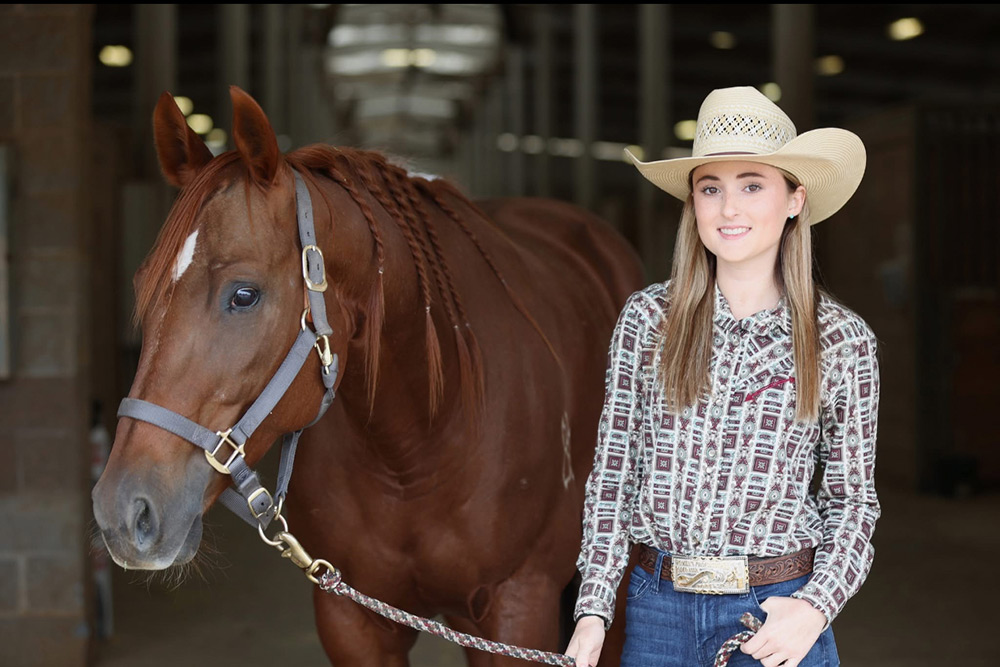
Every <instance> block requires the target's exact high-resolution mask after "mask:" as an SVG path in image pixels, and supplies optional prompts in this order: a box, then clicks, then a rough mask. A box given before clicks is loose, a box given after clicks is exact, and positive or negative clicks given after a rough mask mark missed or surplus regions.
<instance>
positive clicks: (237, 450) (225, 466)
mask: <svg viewBox="0 0 1000 667" xmlns="http://www.w3.org/2000/svg"><path fill="white" fill-rule="evenodd" d="M232 432H233V429H228V430H226V431H216V432H215V435H217V436H219V444H217V445H216V446H215V449H213V450H212V451H211V452H209V451H208V450H207V449H206V450H205V458H206V459H208V462H209V463H210V464H211V466H212V467H213V468H215V469H216V470H218V471H219V472H221V473H222V474H223V475H229V474H231V473H230V472H229V466H231V465H232V464H233V461H235V460H236V457H237V456H239V457H241V458H242V457H245V456H246V452H244V451H243V445H237V444H236V443H235V442H233V441H232V440H231V439H230V437H229V434H230V433H232ZM223 444H226V445H229V446H230V447H232V448H233V453H232V455H230V457H229V458H228V459H226V462H225V463H220V462H219V459H217V458H215V455H216V454H217V453H218V452H219V449H220V448H221V447H222V445H223Z"/></svg>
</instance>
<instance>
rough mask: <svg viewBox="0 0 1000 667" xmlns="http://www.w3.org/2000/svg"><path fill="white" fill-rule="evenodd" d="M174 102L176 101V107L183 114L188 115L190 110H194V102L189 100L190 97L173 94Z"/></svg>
mask: <svg viewBox="0 0 1000 667" xmlns="http://www.w3.org/2000/svg"><path fill="white" fill-rule="evenodd" d="M174 102H176V103H177V108H178V109H180V110H181V113H182V114H184V115H185V116H190V115H191V112H192V111H194V102H192V101H191V98H190V97H184V96H183V95H174Z"/></svg>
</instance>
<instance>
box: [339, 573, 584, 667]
mask: <svg viewBox="0 0 1000 667" xmlns="http://www.w3.org/2000/svg"><path fill="white" fill-rule="evenodd" d="M319 587H320V588H321V589H322V590H323V591H325V592H327V593H336V594H337V595H342V596H344V597H346V598H349V599H351V600H353V601H355V602H357V603H358V604H360V605H361V606H363V607H367V608H368V609H370V610H372V611H373V612H375V613H376V614H379V615H380V616H384V617H385V618H388V619H389V620H390V621H395V622H396V623H401V624H403V625H408V626H409V627H411V628H413V629H415V630H420V631H422V632H427V633H430V634H432V635H435V636H437V637H441V638H443V639H447V640H448V641H450V642H454V643H455V644H458V645H459V646H464V647H466V648H475V649H479V650H480V651H486V652H487V653H496V654H497V655H503V656H507V657H510V658H520V659H521V660H528V661H530V662H539V663H542V664H545V665H566V666H567V667H573V665H575V664H576V660H574V659H573V658H571V657H569V656H568V655H563V654H562V653H549V652H547V651H539V650H536V649H531V648H521V647H519V646H510V645H508V644H501V643H500V642H494V641H490V640H488V639H483V638H482V637H475V636H473V635H467V634H465V633H464V632H456V631H455V630H452V629H451V628H449V627H447V626H445V625H442V624H441V623H438V622H437V621H432V620H430V619H427V618H422V617H420V616H414V615H413V614H410V613H407V612H405V611H403V610H402V609H397V608H396V607H393V606H391V605H387V604H386V603H384V602H380V601H379V600H376V599H374V598H370V597H368V596H367V595H365V594H364V593H359V592H358V591H356V590H354V589H353V588H351V587H350V586H348V585H347V584H345V583H344V581H343V580H342V579H341V576H340V570H337V569H332V570H327V572H326V573H324V574H323V575H322V576H321V577H320V578H319Z"/></svg>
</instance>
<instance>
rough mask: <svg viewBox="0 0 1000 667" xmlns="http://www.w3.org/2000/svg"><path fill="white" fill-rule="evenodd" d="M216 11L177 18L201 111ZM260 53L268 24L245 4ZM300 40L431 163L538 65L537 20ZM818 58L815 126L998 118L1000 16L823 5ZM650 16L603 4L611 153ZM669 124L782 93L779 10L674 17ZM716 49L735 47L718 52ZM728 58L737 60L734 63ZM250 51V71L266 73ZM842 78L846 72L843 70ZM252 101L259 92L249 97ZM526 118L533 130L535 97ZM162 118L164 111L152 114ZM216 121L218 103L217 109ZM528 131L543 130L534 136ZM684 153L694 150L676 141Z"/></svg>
mask: <svg viewBox="0 0 1000 667" xmlns="http://www.w3.org/2000/svg"><path fill="white" fill-rule="evenodd" d="M132 7H133V5H97V9H96V12H95V21H94V52H95V59H96V54H97V51H98V50H99V49H100V48H101V46H102V45H105V44H126V45H131V46H133V47H134V35H133V32H132V20H133V12H132V9H131V8H132ZM218 7H219V6H218V5H209V4H204V5H197V4H195V5H178V6H177V8H178V9H177V11H178V54H179V60H178V79H179V88H180V89H181V90H183V91H184V92H185V94H186V95H187V96H189V97H191V98H193V99H198V100H215V99H217V98H218V96H219V95H224V94H226V89H227V85H226V82H222V81H217V80H216V78H217V72H218V67H217V64H216V63H217V62H218V58H219V46H218V45H219V39H218V15H219V11H218ZM248 7H249V11H250V15H251V22H250V30H251V33H252V35H251V44H252V45H258V44H259V43H260V33H261V30H262V21H263V20H264V17H263V13H262V11H261V9H260V6H259V5H249V6H248ZM303 7H304V11H305V12H307V13H306V25H307V26H308V30H307V31H304V33H303V35H302V39H303V40H310V41H312V42H313V45H314V46H316V47H317V48H320V49H322V52H323V54H324V55H323V58H322V63H323V66H324V68H325V71H326V85H328V86H329V95H330V98H331V99H333V100H335V102H334V104H335V106H336V116H337V129H338V133H339V134H341V135H342V136H346V137H350V138H351V140H352V141H353V142H356V143H357V144H358V145H362V146H380V147H381V146H388V147H397V146H398V147H400V148H401V149H402V150H405V151H409V152H413V153H423V154H428V155H435V154H437V155H442V154H447V153H448V152H450V151H453V150H454V148H455V137H456V136H457V135H456V132H455V130H456V129H457V128H461V127H464V126H467V125H468V124H469V123H470V122H472V121H473V120H474V119H475V117H476V114H477V113H479V111H480V109H481V107H482V103H483V93H484V91H485V90H486V89H487V87H488V86H489V85H491V82H494V81H496V80H497V77H500V76H502V74H503V71H504V66H505V61H504V54H505V53H506V50H507V48H508V47H509V46H510V45H512V44H519V45H522V46H524V47H525V48H524V53H525V74H526V84H527V86H526V90H528V91H530V90H531V82H532V80H533V78H532V77H533V76H534V73H535V65H536V61H535V59H534V51H533V50H532V44H533V41H534V39H535V28H536V26H537V24H538V21H537V11H538V7H539V5H530V4H518V5H451V4H437V5H412V4H411V5H402V4H398V5H305V6H303ZM545 7H546V8H547V9H548V11H549V12H551V17H552V20H553V39H554V62H553V67H554V75H553V77H552V91H553V99H554V100H555V103H554V109H553V119H552V121H553V134H554V135H556V136H563V137H571V136H572V135H573V125H572V121H573V113H572V111H573V109H572V101H573V64H574V63H573V54H574V50H573V36H574V29H573V28H574V24H573V5H546V6H545ZM815 17H816V28H815V40H816V56H817V59H819V58H824V57H825V58H826V61H825V62H826V63H827V64H828V65H830V64H831V63H832V69H834V70H836V69H838V67H839V71H838V72H837V73H833V74H825V75H824V74H820V73H818V72H817V75H816V78H815V113H816V125H817V126H824V125H836V124H844V123H847V122H849V121H850V119H852V118H856V117H863V116H865V115H868V114H871V113H874V112H877V111H879V110H882V109H885V108H888V107H892V106H897V105H901V104H906V103H914V102H920V103H931V104H997V103H1000V47H998V45H997V37H996V36H997V35H998V34H1000V7H998V6H997V5H992V4H982V5H972V4H969V5H955V4H949V5H944V4H942V5H907V4H884V5H877V4H866V5H860V4H857V5H841V4H837V5H828V4H822V5H815ZM906 17H911V18H917V19H918V20H919V21H920V22H921V24H922V26H923V33H922V34H920V35H919V36H917V37H914V38H911V39H908V40H903V41H897V40H893V39H891V38H890V37H889V36H888V34H887V30H888V27H889V26H890V25H891V24H892V23H893V21H896V20H897V19H900V18H906ZM638 20H639V10H638V5H627V4H616V5H597V26H598V27H597V62H598V68H599V76H598V96H599V104H598V108H597V124H598V128H599V130H598V134H599V135H600V136H599V138H600V139H602V140H606V141H612V142H623V143H635V142H637V141H638V136H637V135H638V129H639V120H638V108H639V104H638V96H637V93H638V67H637V59H638V38H637V35H638V26H637V22H638ZM664 34H665V38H668V37H669V39H670V42H671V44H672V46H671V61H670V73H669V79H668V80H667V81H665V82H664V85H665V86H669V88H670V93H671V95H670V99H671V103H672V108H671V109H669V110H666V111H667V112H668V113H665V114H664V117H665V118H669V119H672V120H673V121H677V120H683V119H688V118H694V117H695V116H696V115H697V110H698V106H699V104H700V102H701V100H702V99H703V98H704V96H705V94H707V92H709V91H710V90H712V89H713V88H717V87H723V86H732V85H748V84H749V85H758V86H759V85H763V84H765V83H767V82H768V81H770V80H771V78H772V74H771V70H772V66H771V53H772V38H771V35H772V12H771V6H770V5H751V4H742V5H710V4H681V5H671V6H670V24H669V26H664ZM720 34H721V35H723V36H722V37H720ZM723 47H725V48H723ZM261 54H262V50H261V49H259V48H253V49H252V58H253V59H254V60H253V62H252V63H251V71H252V73H253V74H254V75H255V76H257V75H259V73H260V71H261V69H262V67H261V63H260V62H259V59H260V58H261V57H262V55H261ZM838 63H839V65H838ZM133 77H134V74H133V73H131V72H129V71H128V68H124V69H114V68H108V67H102V66H101V65H100V64H95V71H94V82H95V87H94V95H93V106H94V114H95V117H98V118H100V119H102V120H107V121H115V120H120V121H121V122H123V123H127V122H131V120H132V118H133V114H132V105H133V103H134V100H133V93H132V90H133V86H134V80H133ZM251 92H253V90H251ZM526 103H527V105H528V107H529V108H528V110H527V114H526V117H527V118H528V119H529V124H530V122H531V118H532V115H531V114H532V100H531V96H530V94H529V95H528V96H527V101H526ZM151 104H152V101H151ZM207 106H209V107H215V106H216V105H215V103H214V102H209V103H208V104H207ZM528 131H529V132H530V131H531V128H530V127H529V128H528ZM672 142H673V143H674V144H675V145H679V146H683V145H684V142H683V141H682V140H680V139H677V138H673V139H672Z"/></svg>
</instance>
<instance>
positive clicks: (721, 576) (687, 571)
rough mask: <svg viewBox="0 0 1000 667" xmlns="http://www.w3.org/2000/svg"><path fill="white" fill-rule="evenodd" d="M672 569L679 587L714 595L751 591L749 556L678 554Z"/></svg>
mask: <svg viewBox="0 0 1000 667" xmlns="http://www.w3.org/2000/svg"><path fill="white" fill-rule="evenodd" d="M670 569H671V573H672V577H671V578H672V579H673V580H674V590H675V591H684V592H687V593H708V594H711V595H725V594H729V593H749V592H750V568H749V566H748V564H747V557H746V556H674V557H672V558H671V559H670Z"/></svg>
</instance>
